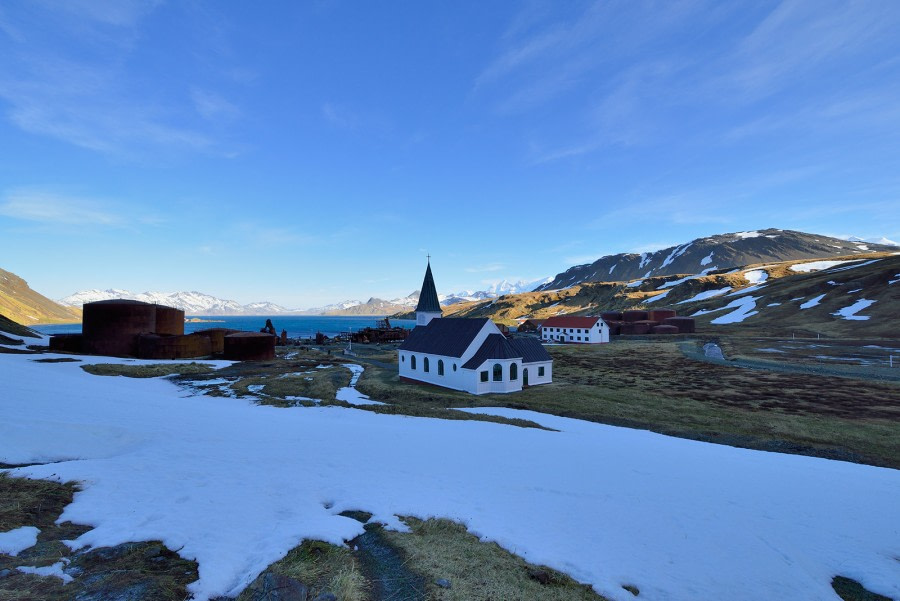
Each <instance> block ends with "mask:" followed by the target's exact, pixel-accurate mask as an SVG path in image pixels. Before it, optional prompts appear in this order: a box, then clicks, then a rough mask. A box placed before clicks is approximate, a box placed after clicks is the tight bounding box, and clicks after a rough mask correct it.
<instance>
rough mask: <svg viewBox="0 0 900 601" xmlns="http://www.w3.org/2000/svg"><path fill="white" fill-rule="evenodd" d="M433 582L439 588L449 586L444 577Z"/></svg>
mask: <svg viewBox="0 0 900 601" xmlns="http://www.w3.org/2000/svg"><path fill="white" fill-rule="evenodd" d="M434 583H435V584H436V585H438V586H439V587H441V588H451V585H450V581H449V580H447V579H446V578H438V579H437V580H435V581H434Z"/></svg>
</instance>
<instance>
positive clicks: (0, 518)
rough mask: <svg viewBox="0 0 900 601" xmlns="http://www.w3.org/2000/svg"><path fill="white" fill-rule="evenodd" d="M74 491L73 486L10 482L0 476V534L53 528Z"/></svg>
mask: <svg viewBox="0 0 900 601" xmlns="http://www.w3.org/2000/svg"><path fill="white" fill-rule="evenodd" d="M77 491H78V485H77V484H75V483H74V482H67V483H65V484H59V483H58V482H50V481H48V480H30V479H28V478H13V477H12V476H10V475H9V474H7V473H6V472H0V532H6V531H8V530H13V529H14V528H20V527H22V526H35V527H37V528H40V529H41V530H44V529H46V528H50V527H52V526H53V525H54V522H55V521H56V518H58V517H59V515H60V514H61V513H62V511H63V509H64V508H65V506H66V505H68V504H69V503H71V502H72V497H73V496H74V495H75V493H76V492H77Z"/></svg>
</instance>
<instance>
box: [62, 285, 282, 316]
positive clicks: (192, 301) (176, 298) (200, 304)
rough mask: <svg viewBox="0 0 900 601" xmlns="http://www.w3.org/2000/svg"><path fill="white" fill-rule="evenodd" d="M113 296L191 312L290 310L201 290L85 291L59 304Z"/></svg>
mask: <svg viewBox="0 0 900 601" xmlns="http://www.w3.org/2000/svg"><path fill="white" fill-rule="evenodd" d="M113 299H124V300H136V301H142V302H145V303H156V304H159V305H167V306H169V307H175V308H177V309H181V310H182V311H184V312H185V313H186V314H188V315H265V314H269V313H289V312H291V311H290V310H289V309H285V308H284V307H282V306H280V305H276V304H275V303H270V302H257V303H250V304H249V305H242V304H240V303H238V302H237V301H233V300H225V299H221V298H216V297H214V296H210V295H209V294H203V293H202V292H193V291H192V292H141V293H137V294H136V293H133V292H130V291H128V290H120V289H117V288H110V289H108V290H82V291H80V292H76V293H75V294H72V295H69V296H67V297H65V298H63V299H61V300H59V304H61V305H67V306H70V307H79V308H80V307H81V306H82V305H84V304H85V303H93V302H96V301H103V300H113Z"/></svg>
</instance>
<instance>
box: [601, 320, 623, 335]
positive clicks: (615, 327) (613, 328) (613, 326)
mask: <svg viewBox="0 0 900 601" xmlns="http://www.w3.org/2000/svg"><path fill="white" fill-rule="evenodd" d="M604 321H605V320H604ZM606 325H608V326H609V335H610V336H618V335H619V334H620V333H621V331H622V322H621V321H607V322H606Z"/></svg>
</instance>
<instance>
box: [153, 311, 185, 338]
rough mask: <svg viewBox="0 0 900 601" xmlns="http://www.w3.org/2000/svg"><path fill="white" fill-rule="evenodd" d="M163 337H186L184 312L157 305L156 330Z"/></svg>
mask: <svg viewBox="0 0 900 601" xmlns="http://www.w3.org/2000/svg"><path fill="white" fill-rule="evenodd" d="M153 331H154V332H156V333H157V334H161V335H163V336H183V335H184V311H182V310H181V309H176V308H175V307H167V306H165V305H156V329H155V330H153Z"/></svg>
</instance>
